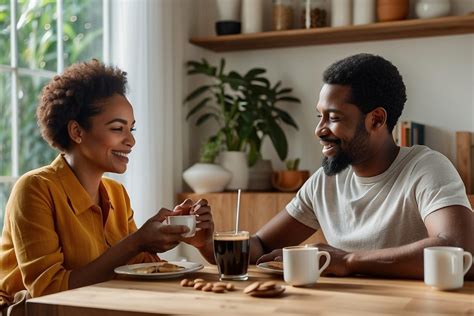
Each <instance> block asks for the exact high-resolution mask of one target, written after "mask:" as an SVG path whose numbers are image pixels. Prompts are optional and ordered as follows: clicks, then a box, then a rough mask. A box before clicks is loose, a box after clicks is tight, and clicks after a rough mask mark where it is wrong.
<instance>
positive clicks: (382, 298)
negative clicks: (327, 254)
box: [27, 267, 474, 316]
mask: <svg viewBox="0 0 474 316" xmlns="http://www.w3.org/2000/svg"><path fill="white" fill-rule="evenodd" d="M249 275H250V278H249V280H248V281H244V282H242V281H241V282H233V283H234V284H235V285H236V286H237V289H238V290H237V291H235V292H227V293H223V294H218V293H212V292H202V291H196V290H194V289H193V288H188V287H186V288H185V287H181V286H180V285H179V282H180V280H181V279H182V278H178V279H168V280H155V281H140V280H131V279H128V280H123V279H122V280H112V281H108V282H105V283H100V284H96V285H91V286H87V287H83V288H79V289H75V290H70V291H66V292H62V293H57V294H52V295H48V296H43V297H39V298H35V299H31V300H29V301H28V303H27V310H28V315H52V316H55V315H67V316H76V315H77V316H79V315H81V316H82V315H92V316H95V315H149V314H158V315H183V314H205V315H217V313H220V315H246V314H266V315H270V314H274V313H275V314H296V315H299V314H311V315H319V314H324V315H326V314H344V315H381V314H398V315H410V314H412V315H413V314H423V315H426V314H464V315H473V314H474V282H465V284H464V288H462V289H460V290H457V291H452V292H442V291H437V290H434V289H431V288H429V287H427V286H425V285H424V283H423V281H408V280H383V279H368V278H321V279H320V282H319V283H318V284H316V285H314V286H312V287H306V288H297V287H292V286H286V291H285V293H284V294H283V296H281V297H279V298H254V297H250V296H248V295H246V294H244V293H243V292H242V289H243V288H244V287H245V286H246V285H248V284H250V283H251V282H254V281H255V280H269V279H274V280H277V282H281V283H282V284H283V283H284V281H283V280H282V277H281V276H277V275H270V274H266V273H261V272H259V270H257V269H256V268H255V267H251V268H250V271H249ZM198 277H199V278H203V279H205V280H207V281H217V272H216V268H215V267H205V268H204V269H203V270H201V271H199V272H195V273H192V274H188V275H187V278H191V279H193V278H198Z"/></svg>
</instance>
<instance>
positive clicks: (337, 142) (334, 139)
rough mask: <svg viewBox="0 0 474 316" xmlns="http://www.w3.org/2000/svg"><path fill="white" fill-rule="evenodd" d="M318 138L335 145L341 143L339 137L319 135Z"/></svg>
mask: <svg viewBox="0 0 474 316" xmlns="http://www.w3.org/2000/svg"><path fill="white" fill-rule="evenodd" d="M319 139H320V140H321V141H323V142H328V143H333V144H336V145H339V144H340V143H341V140H340V139H339V138H329V137H324V136H323V137H319Z"/></svg>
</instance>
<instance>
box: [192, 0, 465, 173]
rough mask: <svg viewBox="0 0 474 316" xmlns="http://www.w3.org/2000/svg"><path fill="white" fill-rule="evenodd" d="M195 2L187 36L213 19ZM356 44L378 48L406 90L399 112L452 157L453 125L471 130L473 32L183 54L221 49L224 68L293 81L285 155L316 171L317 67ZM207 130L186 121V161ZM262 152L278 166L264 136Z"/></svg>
mask: <svg viewBox="0 0 474 316" xmlns="http://www.w3.org/2000/svg"><path fill="white" fill-rule="evenodd" d="M452 3H453V8H454V12H455V13H457V14H462V13H466V12H470V11H474V1H469V0H467V1H466V0H458V1H452ZM266 7H267V9H268V10H267V12H269V13H268V14H267V15H266V16H265V25H266V26H267V27H268V25H269V18H270V16H271V11H270V2H267V6H266ZM196 10H197V12H198V14H197V15H196V19H197V22H196V23H197V26H196V24H195V26H194V27H193V28H192V29H191V33H190V36H206V35H213V32H214V31H213V24H214V22H215V20H216V18H215V8H214V0H200V1H199V2H198V3H197V4H196ZM189 46H192V45H189ZM360 52H367V53H373V54H379V55H381V56H383V57H384V58H386V59H388V60H390V61H391V62H393V63H394V64H395V65H396V66H397V67H398V69H399V71H400V73H401V74H402V76H403V78H404V80H405V84H406V86H407V94H408V101H407V103H406V105H405V110H404V112H403V114H402V117H401V119H410V120H414V121H417V122H420V123H423V124H426V144H427V145H428V146H430V147H432V148H433V149H436V150H438V151H440V152H442V153H443V154H445V155H446V156H447V157H448V158H449V159H451V161H455V138H454V133H455V131H457V130H468V131H471V132H474V110H473V108H474V91H473V90H474V35H472V34H469V35H456V36H443V37H429V38H415V39H401V40H387V41H374V42H363V43H347V44H336V45H319V46H306V47H293V48H283V49H266V50H248V51H239V52H229V53H214V52H211V51H208V50H205V49H201V48H196V47H192V48H190V50H189V51H188V53H187V54H186V56H187V57H188V58H190V59H199V58H206V59H208V60H209V61H210V62H214V63H217V62H218V61H219V59H220V58H221V57H224V58H226V61H227V67H229V68H227V69H231V68H233V69H236V70H238V71H242V72H243V71H246V70H248V69H250V68H252V67H255V66H258V67H264V68H266V69H267V71H268V76H269V79H270V80H271V81H272V82H276V81H277V80H282V81H283V84H284V85H286V86H290V87H292V88H294V94H295V96H297V97H299V98H300V99H301V101H302V104H300V105H293V104H289V105H288V106H287V109H289V112H290V113H291V114H292V116H293V117H294V118H295V120H296V121H297V123H298V125H299V127H300V128H299V131H294V130H293V129H291V128H288V129H286V130H287V136H288V138H289V143H290V148H289V157H301V168H305V169H309V170H310V171H315V170H316V169H317V168H319V166H320V161H321V157H322V156H321V147H320V145H319V142H318V141H317V139H316V138H315V136H314V134H313V131H314V128H315V126H316V123H317V118H316V113H315V109H314V108H315V104H316V102H317V99H318V95H319V90H320V88H321V85H322V80H321V76H322V72H323V71H324V69H325V68H326V67H327V66H329V65H330V64H331V63H333V62H334V61H336V60H338V59H341V58H343V57H346V56H349V55H352V54H356V53H360ZM195 84H196V81H195V79H193V80H191V79H190V78H188V79H187V83H186V85H185V87H188V90H187V91H188V92H189V91H191V88H192V87H193V85H195ZM214 131H215V130H214V129H213V127H212V126H206V127H205V128H203V126H201V127H200V128H195V127H191V128H190V129H189V134H188V135H190V137H189V139H188V140H187V141H185V143H184V147H186V146H188V147H187V148H188V149H187V150H189V152H188V155H187V157H188V159H187V161H184V164H185V165H184V167H185V168H186V167H188V166H189V165H190V164H192V163H193V162H195V161H196V160H197V158H198V150H199V144H200V140H199V138H200V139H202V138H203V137H204V136H206V135H209V134H210V133H211V132H214ZM191 135H192V136H191ZM264 156H265V158H270V159H272V160H273V166H274V169H279V168H283V167H284V166H283V163H282V162H280V161H279V159H278V157H277V156H276V153H275V152H274V150H273V148H272V146H271V144H269V143H268V142H267V143H266V144H265V146H264ZM185 157H186V155H185Z"/></svg>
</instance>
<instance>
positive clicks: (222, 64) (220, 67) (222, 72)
mask: <svg viewBox="0 0 474 316" xmlns="http://www.w3.org/2000/svg"><path fill="white" fill-rule="evenodd" d="M224 67H225V59H224V58H221V64H220V66H219V74H218V76H219V77H220V76H222V75H223V74H224Z"/></svg>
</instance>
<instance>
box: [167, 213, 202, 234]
mask: <svg viewBox="0 0 474 316" xmlns="http://www.w3.org/2000/svg"><path fill="white" fill-rule="evenodd" d="M166 224H168V225H183V226H187V227H188V228H189V232H187V233H185V234H183V237H193V236H194V235H195V234H196V215H178V216H168V217H167V218H166Z"/></svg>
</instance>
